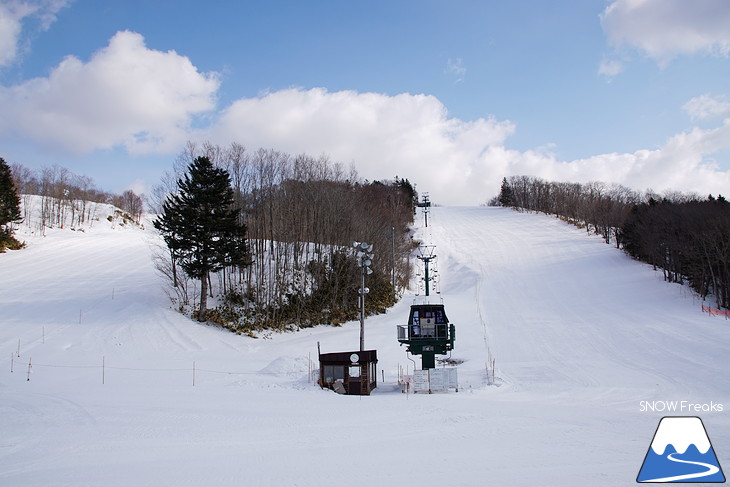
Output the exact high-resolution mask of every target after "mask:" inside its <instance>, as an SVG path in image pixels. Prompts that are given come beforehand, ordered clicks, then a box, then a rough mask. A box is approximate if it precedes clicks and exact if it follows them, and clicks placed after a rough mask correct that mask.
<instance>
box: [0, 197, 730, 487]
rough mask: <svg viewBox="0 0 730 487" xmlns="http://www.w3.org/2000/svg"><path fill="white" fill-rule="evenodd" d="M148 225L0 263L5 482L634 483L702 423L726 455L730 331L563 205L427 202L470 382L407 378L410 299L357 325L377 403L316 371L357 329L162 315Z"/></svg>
mask: <svg viewBox="0 0 730 487" xmlns="http://www.w3.org/2000/svg"><path fill="white" fill-rule="evenodd" d="M102 222H103V220H102ZM420 222H421V220H420V219H419V223H420ZM150 228H151V226H150V225H147V230H142V229H139V228H133V227H128V228H122V227H119V226H115V227H114V228H112V227H111V225H104V224H102V223H98V224H95V226H94V227H93V228H92V229H88V230H87V231H86V232H83V233H82V232H72V231H69V230H53V231H48V232H47V236H46V237H28V240H29V246H28V248H27V249H25V250H23V251H19V252H8V253H6V254H2V255H0V485H2V486H23V487H29V486H30V487H32V486H44V487H47V486H62V485H63V486H70V485H73V486H141V485H154V486H156V487H157V486H217V487H219V486H228V485H231V486H233V485H236V486H239V485H247V486H248V485H250V486H258V485H267V486H268V485H271V486H287V485H297V486H330V485H333V486H334V485H351V486H366V485H367V486H372V485H399V486H411V485H414V486H415V485H418V486H421V485H424V484H433V485H453V486H457V485H463V486H470V487H471V486H475V485H500V486H511V485H514V486H532V485H536V486H558V485H560V486H570V485H576V486H585V485H593V486H603V485H605V486H609V485H610V486H613V485H631V484H633V483H634V481H635V478H636V475H637V472H638V471H639V468H640V467H641V463H642V461H643V459H644V456H645V454H646V452H647V449H648V448H649V444H650V442H651V439H652V436H653V434H654V431H655V429H656V426H657V424H658V422H659V419H660V418H661V417H662V416H666V415H674V416H677V415H689V416H700V417H702V420H703V422H704V424H705V426H706V428H707V430H708V434H709V436H710V439H711V440H712V443H713V447H714V449H715V452H716V453H717V455H718V458H719V460H720V464H721V465H730V418H729V416H728V415H729V414H730V411H728V409H730V377H728V375H729V374H728V371H730V354H729V353H728V348H729V346H728V344H730V322H728V321H726V320H724V319H722V318H718V317H714V318H713V317H708V316H707V315H705V314H702V313H701V312H700V304H699V302H697V301H696V300H695V299H693V298H692V296H691V295H690V294H689V293H687V292H685V291H683V290H682V288H680V287H679V286H676V285H668V284H666V283H664V282H663V281H662V280H661V275H660V274H657V273H655V272H654V271H652V269H651V268H650V267H648V266H646V265H643V264H641V263H638V262H635V261H632V260H631V259H630V258H628V257H627V256H625V255H624V254H623V253H621V252H620V251H618V250H616V249H615V248H612V247H611V246H608V245H606V244H604V243H603V242H602V241H601V240H600V239H599V238H597V237H595V236H591V235H588V234H587V233H586V232H585V231H584V230H580V229H577V228H574V227H571V226H569V225H567V224H565V223H563V222H561V221H559V220H557V219H555V218H552V217H549V216H544V215H535V214H523V213H517V212H514V211H511V210H507V209H501V208H439V207H437V208H432V209H431V214H430V218H429V227H428V228H419V229H418V230H417V236H418V237H419V238H420V239H421V240H423V241H425V242H427V243H433V244H434V245H436V253H437V255H438V269H439V274H440V286H439V288H440V291H441V295H440V296H434V297H432V298H433V299H434V300H439V299H440V298H443V301H444V304H445V305H446V311H447V313H448V315H449V318H450V320H451V321H452V322H453V323H455V324H456V330H457V336H456V347H455V350H454V351H453V356H452V358H454V359H460V360H463V361H464V362H463V364H461V365H460V366H459V379H460V386H461V387H460V390H459V392H458V393H456V392H453V391H452V392H449V393H438V394H432V395H427V394H426V395H423V394H419V395H413V394H409V395H406V394H402V393H401V392H400V389H399V388H398V387H397V385H396V379H397V372H398V369H399V367H403V368H405V367H406V366H408V367H409V368H410V369H411V370H412V362H410V361H409V360H408V359H407V357H406V353H405V349H404V348H402V347H399V345H398V342H397V340H396V328H395V325H396V324H402V323H404V321H405V320H406V319H407V316H408V309H409V306H410V304H411V303H412V302H413V298H414V296H413V295H407V296H405V297H404V299H403V300H402V302H401V303H400V304H398V305H397V306H395V307H394V308H393V309H392V310H391V311H390V312H389V313H388V314H386V315H383V316H378V317H372V318H368V319H367V320H366V336H365V338H366V346H367V348H375V349H377V350H378V357H379V360H380V362H379V364H378V370H379V372H378V374H379V375H380V378H381V379H382V377H383V376H384V377H385V382H384V383H381V384H379V387H378V389H377V390H376V391H375V393H374V394H373V395H372V396H369V397H354V396H339V395H336V394H335V393H333V392H331V391H326V390H325V391H323V390H320V389H319V388H318V387H316V386H314V385H312V384H309V383H308V381H307V375H308V369H309V355H310V354H311V357H312V360H313V361H316V352H317V342H318V341H319V342H320V343H321V347H322V352H335V351H349V350H354V349H356V348H357V347H358V337H359V324H358V323H349V324H347V325H345V326H343V327H340V328H330V327H318V328H315V329H309V330H303V331H300V332H297V333H287V334H278V335H273V336H270V337H268V338H260V339H252V338H249V337H241V336H236V335H234V334H231V333H229V332H226V331H222V330H219V329H217V328H215V327H210V326H206V325H201V324H198V323H196V322H194V321H190V320H188V319H186V318H184V317H183V316H181V315H179V314H178V313H176V312H175V311H174V310H171V309H169V301H168V300H167V297H166V296H165V294H164V291H163V290H162V284H161V281H160V278H159V277H158V276H157V275H156V273H155V271H154V268H153V265H152V261H151V250H150V248H151V246H152V245H155V244H157V243H159V239H158V238H157V237H156V236H155V235H154V233H153V232H152V231H151V230H149V229H150ZM21 237H23V236H22V235H21ZM379 250H382V249H375V252H376V258H377V252H378V251H379ZM382 251H385V250H382ZM489 351H491V354H492V355H493V356H494V358H495V360H496V378H497V381H496V382H497V385H487V380H486V370H485V369H486V363H487V360H488V352H489ZM18 352H19V356H18ZM416 360H417V361H418V362H419V363H420V360H419V358H418V357H417V358H416ZM29 363H30V364H31V367H30V380H29V381H28V380H27V379H28V369H29V367H28V364H29ZM11 365H12V367H13V372H12V373H11V372H10V369H11ZM193 368H195V372H193ZM381 371H382V372H381ZM193 381H194V384H195V385H194V386H193ZM102 382H103V383H102ZM642 401H686V402H687V403H692V404H699V405H708V406H709V405H711V404H713V405H715V409H717V407H716V405H717V404H722V405H723V411H721V412H720V411H714V412H713V411H702V410H700V411H696V410H688V409H684V410H679V409H677V410H676V411H673V412H672V411H664V412H659V411H654V412H652V411H648V412H647V411H642V409H645V407H644V405H645V403H643V402H642ZM677 404H678V407H681V405H682V403H677ZM700 407H702V406H700Z"/></svg>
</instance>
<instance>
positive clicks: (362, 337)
mask: <svg viewBox="0 0 730 487" xmlns="http://www.w3.org/2000/svg"><path fill="white" fill-rule="evenodd" d="M365 269H367V267H366V266H362V281H361V285H360V351H361V352H362V351H364V350H365Z"/></svg>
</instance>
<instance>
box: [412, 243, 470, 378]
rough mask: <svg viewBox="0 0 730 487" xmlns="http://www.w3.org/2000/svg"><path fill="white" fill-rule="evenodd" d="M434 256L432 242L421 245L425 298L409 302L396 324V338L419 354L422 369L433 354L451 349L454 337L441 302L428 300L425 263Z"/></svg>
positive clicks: (428, 366)
mask: <svg viewBox="0 0 730 487" xmlns="http://www.w3.org/2000/svg"><path fill="white" fill-rule="evenodd" d="M424 249H425V251H424ZM435 258H436V255H435V254H434V253H433V246H428V247H421V255H419V256H418V259H419V260H421V261H423V264H424V281H425V284H426V286H425V287H426V296H425V300H424V301H425V302H424V303H422V304H413V305H411V312H410V315H409V316H408V324H407V325H398V341H399V342H400V344H401V345H403V344H405V345H408V351H409V352H410V353H411V354H413V355H420V356H421V369H423V370H427V369H433V368H435V367H436V355H446V354H448V353H449V352H450V351H451V350H453V349H454V340H455V338H456V329H455V327H454V325H453V324H451V323H449V319H448V317H447V316H446V310H445V309H444V305H443V304H431V303H429V302H428V301H429V296H430V287H431V286H430V281H431V276H430V275H429V263H430V262H431V261H432V260H433V259H435Z"/></svg>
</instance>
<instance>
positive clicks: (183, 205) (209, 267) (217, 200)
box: [154, 157, 249, 321]
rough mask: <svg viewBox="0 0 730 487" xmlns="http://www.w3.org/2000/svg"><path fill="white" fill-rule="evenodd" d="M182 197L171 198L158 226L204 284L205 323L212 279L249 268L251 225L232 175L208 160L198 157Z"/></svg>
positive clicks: (181, 260)
mask: <svg viewBox="0 0 730 487" xmlns="http://www.w3.org/2000/svg"><path fill="white" fill-rule="evenodd" d="M177 186H178V192H177V193H176V194H173V195H170V196H168V198H167V199H166V200H165V203H164V204H163V212H162V215H161V216H159V217H158V218H157V219H156V220H155V221H154V226H155V228H157V229H158V230H159V231H160V232H161V233H162V235H163V237H164V239H165V242H166V243H167V245H168V247H169V249H170V253H171V256H172V258H173V263H174V262H175V261H177V262H179V264H180V267H181V268H182V269H183V271H185V273H186V274H187V275H188V276H190V277H192V278H194V279H200V311H199V312H198V320H199V321H205V319H206V311H207V302H208V276H209V274H210V273H211V272H217V271H219V270H221V269H223V268H224V267H226V266H229V265H237V266H239V267H240V266H243V265H247V264H248V260H249V258H248V256H249V252H248V246H247V244H246V240H245V235H246V227H245V225H243V224H241V223H239V221H238V216H239V215H238V214H239V211H240V210H238V209H234V208H233V189H232V188H231V179H230V176H229V174H228V172H227V171H225V170H223V169H219V168H216V167H214V166H213V164H212V163H211V162H210V160H209V159H208V158H207V157H198V158H196V159H195V160H194V161H193V162H192V163H191V164H190V165H189V166H188V169H187V173H186V174H185V175H184V176H183V178H181V179H179V180H178V182H177Z"/></svg>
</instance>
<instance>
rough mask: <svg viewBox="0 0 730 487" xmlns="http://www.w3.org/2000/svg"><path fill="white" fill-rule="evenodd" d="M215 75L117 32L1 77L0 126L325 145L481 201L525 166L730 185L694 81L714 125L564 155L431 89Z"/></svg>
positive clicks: (72, 144) (379, 172)
mask: <svg viewBox="0 0 730 487" xmlns="http://www.w3.org/2000/svg"><path fill="white" fill-rule="evenodd" d="M218 88H219V81H218V78H217V76H216V75H215V73H201V72H199V71H198V70H197V68H196V67H195V66H194V65H193V64H192V63H191V62H190V60H189V59H188V58H186V57H184V56H181V55H179V54H177V53H175V52H173V51H169V52H161V51H156V50H152V49H149V48H147V47H146V46H145V44H144V39H143V38H142V36H141V35H139V34H136V33H133V32H119V33H117V34H116V35H115V36H114V37H113V38H112V39H111V40H110V42H109V45H108V46H107V47H105V48H103V49H101V50H99V51H98V52H96V53H95V54H94V55H93V56H92V57H91V59H89V60H88V61H87V62H83V61H81V60H79V59H77V58H75V57H67V58H66V59H64V60H63V61H62V62H61V63H60V64H59V65H58V66H57V67H55V68H54V69H53V71H52V72H51V73H50V75H49V76H48V77H44V78H37V79H32V80H29V81H26V82H24V83H22V84H19V85H15V86H10V87H0V106H2V107H3V117H2V118H0V137H2V138H5V139H6V140H17V139H19V138H25V139H31V140H32V141H34V142H35V143H37V144H38V145H45V146H52V147H54V148H56V149H58V150H59V153H60V152H61V151H66V152H75V153H93V152H94V151H95V150H99V149H110V148H122V149H123V150H125V151H126V152H128V153H134V154H137V155H144V154H160V153H163V154H170V155H174V154H175V153H178V152H179V151H180V150H181V148H182V147H183V146H184V144H185V141H187V140H197V141H201V142H202V141H206V140H208V141H211V142H213V143H217V144H220V145H228V144H230V143H231V142H239V143H241V144H243V145H245V146H247V147H249V148H250V149H256V148H259V147H264V148H274V149H277V150H281V151H285V152H288V153H290V154H300V153H307V154H310V155H313V156H318V155H320V154H326V155H328V156H329V157H330V158H331V159H332V160H334V161H337V162H342V163H344V164H350V163H352V164H353V165H354V166H355V167H356V168H357V170H358V172H359V173H360V175H361V176H362V177H363V178H367V179H370V180H374V179H385V178H392V177H394V176H396V175H397V176H400V177H407V178H409V179H410V180H411V181H413V182H415V183H416V184H418V187H419V190H421V191H428V192H429V193H430V194H431V196H432V199H433V201H435V202H436V203H441V204H451V205H454V204H467V205H473V204H477V203H480V202H483V201H486V200H487V199H489V198H491V197H492V196H494V195H496V194H497V192H498V190H499V184H500V181H501V179H502V177H504V176H510V175H520V174H524V175H532V176H538V177H542V178H545V179H548V180H555V181H575V182H588V181H593V180H602V181H605V182H613V183H620V184H624V185H626V186H629V187H632V188H635V189H638V190H643V189H646V188H653V189H654V190H657V191H661V190H663V189H678V190H684V191H697V192H699V193H714V194H717V193H721V192H725V193H727V188H728V187H730V171H722V170H720V169H719V167H718V165H717V164H715V161H714V160H713V159H712V157H713V155H715V154H717V153H718V152H720V151H725V150H728V149H730V116H729V115H728V114H729V113H730V107H729V104H728V102H727V101H726V99H725V98H723V97H720V96H712V95H701V96H698V97H696V98H693V99H692V100H690V101H688V102H687V103H686V104H685V105H684V107H683V108H684V110H686V112H687V113H688V114H689V115H690V117H692V119H694V120H699V119H702V120H706V121H707V120H713V119H714V120H717V119H720V120H722V124H721V125H720V126H716V127H714V128H693V129H691V130H688V131H686V132H682V133H680V134H677V135H675V136H673V137H671V138H669V139H668V140H667V142H666V143H665V145H664V146H662V147H661V148H658V149H655V150H642V151H636V152H634V153H624V154H617V153H612V154H601V155H596V156H594V157H590V158H586V159H581V160H575V161H561V160H559V159H558V158H557V156H555V154H554V153H553V152H551V150H552V147H551V146H550V145H547V146H545V147H542V148H536V149H534V150H528V151H518V150H514V149H510V148H509V147H508V146H509V137H510V136H511V135H512V134H514V133H515V131H516V130H517V126H516V125H515V124H514V123H513V122H511V121H508V120H502V121H500V120H496V119H495V118H494V117H485V118H479V119H476V120H471V121H465V120H461V119H458V118H455V117H450V116H449V114H448V111H447V109H446V107H445V106H444V105H443V103H441V101H440V100H439V99H437V98H436V97H434V96H430V95H424V94H409V93H402V94H399V95H386V94H380V93H360V92H356V91H338V92H330V91H328V90H326V89H324V88H312V89H301V88H289V89H284V90H280V91H276V92H271V93H264V94H261V95H260V96H256V97H252V98H241V99H238V100H236V101H234V102H232V103H231V104H229V105H227V106H226V107H224V108H223V109H220V110H216V105H215V103H216V99H215V98H216V94H217V92H218ZM201 115H203V116H205V117H206V118H205V119H204V120H202V121H201V123H195V124H194V123H193V121H196V120H197V117H199V116H201ZM132 187H133V188H134V189H135V190H141V189H142V188H143V185H142V183H141V182H140V181H136V182H135V183H134V185H133V186H132Z"/></svg>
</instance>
